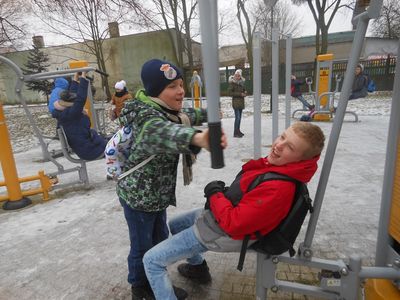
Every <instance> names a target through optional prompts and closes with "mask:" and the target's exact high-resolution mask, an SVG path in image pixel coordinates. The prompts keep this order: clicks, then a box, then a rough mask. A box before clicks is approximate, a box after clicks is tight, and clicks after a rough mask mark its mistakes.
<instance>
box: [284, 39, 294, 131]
mask: <svg viewBox="0 0 400 300" xmlns="http://www.w3.org/2000/svg"><path fill="white" fill-rule="evenodd" d="M291 75H292V35H291V34H288V35H287V37H286V81H285V91H286V96H285V102H286V105H285V108H286V110H285V128H288V127H289V126H290V117H291V116H290V111H291V107H290V101H291V99H292V96H291V95H290V82H291V80H290V76H291Z"/></svg>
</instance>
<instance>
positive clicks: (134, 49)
mask: <svg viewBox="0 0 400 300" xmlns="http://www.w3.org/2000/svg"><path fill="white" fill-rule="evenodd" d="M174 33H175V31H173V34H174ZM194 48H195V51H194V53H195V54H196V55H197V56H198V57H197V56H196V57H195V61H200V51H199V44H198V43H194ZM84 49H85V45H83V44H69V45H62V46H54V47H46V48H43V49H42V50H43V52H45V53H47V54H48V55H49V58H50V63H51V66H50V68H49V71H53V70H61V69H68V63H69V61H71V60H87V61H88V62H89V65H90V66H93V67H96V68H97V63H96V59H95V57H94V56H93V55H91V54H88V53H85V52H83V51H84ZM104 55H105V59H106V68H107V72H108V74H109V78H108V80H109V86H110V88H111V91H112V90H113V87H114V84H115V82H116V81H119V80H121V79H124V80H125V81H126V82H127V86H128V89H129V90H130V91H132V92H135V91H136V90H137V88H138V87H140V86H141V80H140V70H141V67H142V65H143V63H144V62H145V61H146V60H148V59H151V58H160V59H165V60H169V61H171V62H173V63H176V60H175V56H174V53H173V48H172V45H171V42H170V39H169V36H168V34H167V32H165V31H154V32H148V33H141V34H134V35H127V36H122V37H118V38H110V39H107V40H105V41H104ZM4 56H5V57H7V58H8V59H10V60H12V61H13V62H14V63H16V64H17V65H18V66H19V67H23V65H24V63H26V60H27V56H28V51H20V52H13V53H7V54H4ZM94 75H95V76H94V77H95V80H94V85H95V87H96V99H100V98H102V97H103V98H104V93H103V88H102V87H101V79H100V75H99V74H98V73H95V74H94ZM15 83H16V75H15V72H14V71H12V70H11V69H9V68H8V67H7V66H6V65H4V64H2V63H0V101H1V102H2V103H7V104H15V103H18V101H17V99H16V97H15V93H14V87H15ZM23 95H24V97H25V98H26V100H27V102H28V103H31V102H38V100H41V101H44V99H45V97H43V96H42V97H40V96H39V95H38V93H37V92H32V91H29V90H27V89H24V91H23Z"/></svg>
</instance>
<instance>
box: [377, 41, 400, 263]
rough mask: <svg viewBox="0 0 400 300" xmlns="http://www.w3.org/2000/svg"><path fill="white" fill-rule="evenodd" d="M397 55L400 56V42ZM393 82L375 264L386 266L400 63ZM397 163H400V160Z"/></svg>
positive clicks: (399, 108)
mask: <svg viewBox="0 0 400 300" xmlns="http://www.w3.org/2000/svg"><path fill="white" fill-rule="evenodd" d="M397 57H400V43H399V48H398V53H397ZM395 74H396V75H395V77H394V84H393V99H392V107H391V112H390V121H389V133H388V138H387V146H386V161H385V172H384V177H383V184H382V200H381V209H380V215H379V226H378V238H377V243H376V256H375V265H376V266H385V263H386V257H387V245H388V244H389V233H388V226H389V219H390V209H391V202H392V199H393V198H392V197H393V185H394V177H395V172H396V169H395V166H396V157H397V155H396V153H397V152H398V151H399V149H397V147H398V146H399V142H400V141H399V134H400V118H399V115H400V102H399V99H400V64H399V63H397V64H396V70H395ZM397 163H400V162H399V161H398V162H397Z"/></svg>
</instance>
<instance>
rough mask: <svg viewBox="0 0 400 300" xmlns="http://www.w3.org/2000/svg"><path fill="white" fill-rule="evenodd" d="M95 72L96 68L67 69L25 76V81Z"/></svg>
mask: <svg viewBox="0 0 400 300" xmlns="http://www.w3.org/2000/svg"><path fill="white" fill-rule="evenodd" d="M95 70H96V68H94V67H85V68H77V69H66V70H56V71H50V72H43V73H36V74H30V75H25V79H24V81H37V80H46V79H55V78H59V77H64V76H73V75H74V74H75V73H76V72H90V71H95Z"/></svg>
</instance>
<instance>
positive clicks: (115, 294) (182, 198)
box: [0, 97, 391, 300]
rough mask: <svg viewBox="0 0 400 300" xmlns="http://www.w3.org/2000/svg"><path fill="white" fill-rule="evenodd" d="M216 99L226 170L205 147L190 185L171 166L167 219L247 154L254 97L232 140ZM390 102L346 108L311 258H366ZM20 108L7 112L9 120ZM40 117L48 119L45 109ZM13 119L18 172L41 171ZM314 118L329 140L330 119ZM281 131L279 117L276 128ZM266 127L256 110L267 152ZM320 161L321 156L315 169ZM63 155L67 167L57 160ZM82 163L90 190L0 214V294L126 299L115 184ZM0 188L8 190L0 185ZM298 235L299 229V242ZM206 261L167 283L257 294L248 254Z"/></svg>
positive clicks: (210, 293)
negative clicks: (204, 268)
mask: <svg viewBox="0 0 400 300" xmlns="http://www.w3.org/2000/svg"><path fill="white" fill-rule="evenodd" d="M223 100H224V101H222V109H223V112H224V119H223V120H222V123H223V128H224V130H225V132H226V133H227V135H228V137H229V141H228V143H229V146H228V148H227V149H226V150H225V151H224V158H225V167H224V168H223V169H218V170H214V169H211V167H210V155H209V153H207V152H206V151H202V152H201V153H200V155H199V157H198V161H197V163H196V164H195V166H194V170H193V173H194V182H193V183H192V184H191V185H189V186H187V187H184V186H183V180H182V176H181V174H180V172H178V174H179V176H178V185H177V207H170V208H169V209H168V215H169V216H170V217H171V216H173V215H176V214H178V213H180V212H183V211H186V210H188V209H191V208H194V207H199V206H202V205H203V204H204V198H203V187H204V186H205V184H206V183H208V182H209V181H210V180H214V179H221V180H224V181H225V182H231V181H232V180H233V178H234V176H235V175H236V173H237V172H238V170H239V169H240V166H241V165H242V164H243V161H245V160H247V159H250V158H252V156H253V140H252V135H251V132H252V131H253V118H252V115H251V103H249V102H251V98H250V97H248V99H247V101H248V103H247V104H248V108H247V109H246V111H245V115H244V117H243V120H242V131H243V132H244V133H245V136H244V137H243V138H242V139H234V138H232V132H233V118H232V112H231V109H230V106H229V101H228V99H223ZM390 100H391V99H390V98H388V97H385V98H369V99H366V100H365V101H360V100H358V101H353V102H350V104H349V110H353V111H356V112H357V113H358V114H359V120H360V121H359V122H357V123H354V122H344V124H343V127H342V131H341V135H340V140H339V143H338V147H337V151H336V156H335V159H334V161H333V166H332V170H331V174H330V178H329V183H328V186H327V190H326V194H325V198H324V201H323V205H322V210H321V214H320V219H319V222H318V226H317V230H316V233H315V237H314V240H313V250H314V254H315V257H321V258H329V259H338V258H343V259H345V258H346V257H348V256H349V255H352V254H354V253H356V254H358V255H360V256H361V257H362V258H363V264H364V265H371V264H372V263H373V258H374V253H375V247H376V244H375V243H376V235H377V225H378V216H379V207H380V198H381V192H382V180H383V167H384V161H385V151H386V138H387V132H388V122H389V113H390V103H391V101H390ZM265 106H266V104H265V102H264V106H263V107H264V108H265ZM296 108H299V105H298V103H296V102H293V109H296ZM280 109H281V111H284V110H283V103H280ZM19 110H20V109H19ZM19 110H18V109H15V107H6V108H5V113H6V117H7V119H8V118H9V119H10V124H11V123H12V121H11V119H13V118H14V116H15V115H18V111H19ZM263 110H265V109H263ZM41 114H42V115H43V117H42V118H43V119H45V117H44V115H45V113H43V112H42V113H41ZM19 115H20V118H15V119H16V120H18V121H17V124H15V123H12V124H11V125H9V128H10V135H11V137H12V140H13V147H14V152H15V160H16V163H17V169H18V174H19V176H20V177H22V176H27V175H33V174H36V173H37V171H39V170H42V169H43V170H44V171H45V172H46V173H50V172H53V171H55V170H56V168H55V167H54V166H53V165H52V164H51V163H50V162H46V163H43V162H41V151H40V147H38V146H37V145H36V143H35V142H34V138H31V134H30V135H29V134H27V135H26V138H25V139H24V138H18V137H20V136H21V135H22V133H23V132H25V131H29V129H28V128H26V126H24V125H21V124H22V122H24V118H23V115H22V114H19ZM39 118H41V117H40V116H39ZM7 123H9V122H7ZM43 123H45V124H50V122H45V121H44V122H43ZM317 124H318V125H320V126H321V128H322V129H323V131H324V133H325V134H326V137H327V140H328V138H329V133H330V129H331V126H332V123H330V122H320V123H317ZM49 126H51V125H49ZM16 128H18V130H17V131H16V130H15V129H16ZM283 128H284V119H283V116H282V115H281V116H280V131H281V130H282V129H283ZM50 130H52V128H51V127H50ZM271 132H272V130H271V116H270V115H267V114H263V115H262V137H263V139H262V146H263V150H262V153H263V154H267V152H268V150H269V148H268V145H270V144H271ZM15 140H17V142H15ZM15 148H17V151H16V150H15ZM323 159H324V155H322V157H321V160H320V163H319V166H320V168H321V166H322V162H323ZM61 161H62V162H63V163H65V164H66V165H71V163H69V162H66V161H64V160H63V159H61ZM87 166H88V173H89V178H90V182H91V188H90V189H88V190H85V189H82V188H79V187H75V188H69V189H63V190H57V189H56V190H55V191H53V192H52V193H51V200H50V201H47V202H43V201H40V197H32V198H33V199H34V200H35V203H36V204H35V205H32V206H30V207H27V208H24V209H22V210H19V211H4V210H0V300H3V299H4V300H5V299H7V300H9V299H10V300H14V299H15V300H16V299H130V287H129V285H128V283H127V282H126V275H127V264H126V256H127V254H128V250H129V240H128V231H127V226H126V223H125V220H124V217H123V212H122V209H121V207H120V205H119V203H118V200H117V197H116V194H115V183H114V182H110V181H106V180H105V170H104V162H103V161H94V162H90V163H88V164H87ZM319 170H320V169H319ZM74 176H76V175H74V174H68V175H66V176H63V177H60V182H68V180H72V178H73V177H74ZM318 178H319V172H318V173H317V174H316V175H315V177H314V178H313V180H312V181H311V183H310V185H309V189H310V193H311V195H312V196H314V195H315V190H316V187H317V185H318ZM0 180H2V177H1V176H0ZM31 186H36V183H26V184H24V185H23V187H24V188H28V187H31ZM0 192H3V193H4V192H5V191H4V189H0ZM302 237H304V232H302V233H301V234H300V236H299V239H298V241H297V242H300V241H301V238H302ZM206 257H207V260H209V261H210V262H211V264H210V263H209V264H210V265H211V268H210V271H211V274H212V275H213V279H214V280H213V283H212V284H211V285H210V286H208V287H206V288H204V287H198V286H194V285H190V284H189V283H187V282H186V281H185V280H184V279H183V278H182V277H180V276H179V275H178V274H177V272H176V270H175V268H173V267H172V268H170V272H171V274H172V278H173V280H174V283H177V285H178V286H182V287H184V288H186V289H188V290H189V292H190V294H191V297H190V298H189V299H203V300H204V299H253V298H254V274H255V259H254V258H255V257H254V255H252V254H250V255H248V257H246V263H245V268H244V271H243V272H242V273H240V272H239V271H237V270H236V264H237V259H238V255H237V254H212V253H210V254H207V256H206ZM235 297H236V298H235ZM282 299H285V298H282Z"/></svg>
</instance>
